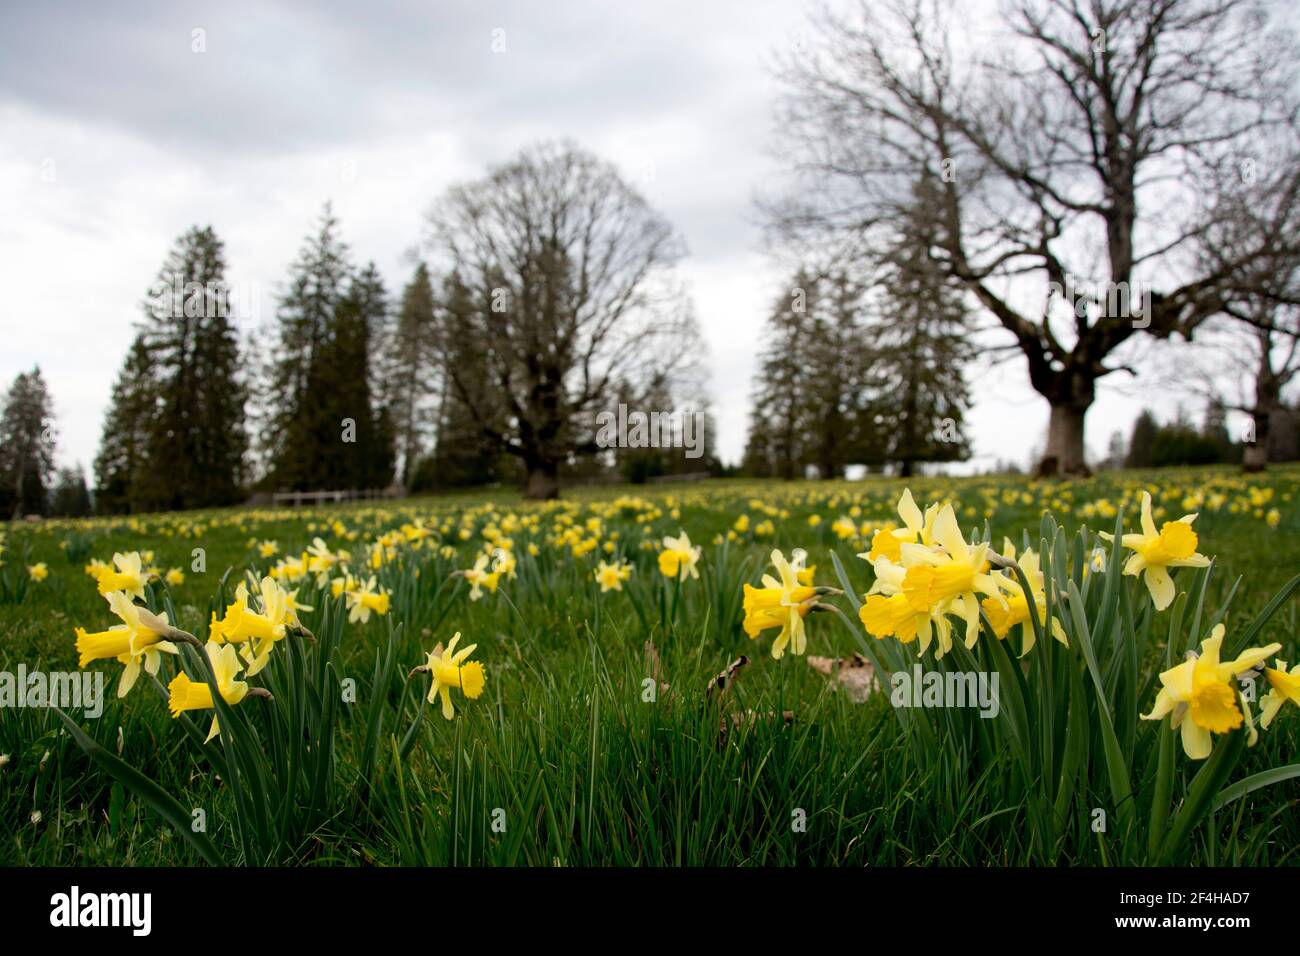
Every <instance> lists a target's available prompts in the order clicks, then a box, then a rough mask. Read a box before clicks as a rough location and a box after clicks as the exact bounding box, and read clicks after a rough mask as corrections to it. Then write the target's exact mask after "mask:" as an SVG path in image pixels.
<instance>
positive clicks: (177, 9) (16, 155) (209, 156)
mask: <svg viewBox="0 0 1300 956" xmlns="http://www.w3.org/2000/svg"><path fill="white" fill-rule="evenodd" d="M128 10H129V11H133V12H130V13H128V12H124V11H128ZM806 15H807V8H806V7H805V6H804V5H802V4H796V3H791V2H789V0H744V2H726V0H708V2H700V0H692V2H676V0H668V2H662V0H657V2H655V3H640V4H633V3H617V4H600V3H596V2H594V0H592V2H581V3H580V2H556V3H524V2H519V3H492V2H448V0H439V2H437V3H431V2H422V3H421V2H410V3H391V2H380V0H371V2H368V3H366V4H363V5H358V4H355V3H324V4H312V5H310V6H309V5H306V4H289V3H284V4H278V3H266V2H263V3H247V4H246V3H240V2H227V3H222V4H220V5H215V4H203V5H200V4H189V3H183V2H169V3H166V4H156V5H143V4H135V5H118V4H104V3H97V2H87V3H58V4H37V3H29V4H22V5H18V4H5V6H4V9H3V11H0V329H3V336H2V337H0V341H2V342H3V347H2V350H0V380H3V381H4V382H6V383H7V382H8V381H9V380H11V379H12V378H13V376H14V375H15V374H17V373H18V372H20V371H23V370H26V369H29V368H31V366H33V365H35V364H39V365H40V367H41V369H42V370H43V372H44V373H45V375H46V377H47V379H48V381H49V383H50V386H51V388H52V391H53V394H54V399H55V403H56V409H57V412H58V418H59V432H60V459H61V462H62V463H64V464H72V463H75V462H81V463H83V464H85V465H86V466H87V467H89V465H90V462H91V460H92V459H93V457H94V453H95V449H96V446H97V444H98V441H99V433H100V429H101V426H102V421H103V412H104V408H105V405H106V403H107V401H108V397H109V391H110V388H111V386H112V382H113V379H114V377H115V375H116V373H117V370H118V368H119V366H120V364H121V360H122V358H123V356H124V354H125V352H126V349H127V347H128V345H129V343H130V340H131V338H132V335H133V324H134V323H135V322H137V321H138V319H139V317H140V308H139V303H140V302H141V300H142V298H143V297H144V295H145V293H146V291H147V289H148V287H149V286H150V285H151V283H152V282H153V280H154V277H155V275H156V272H157V270H158V268H159V266H160V264H161V262H162V260H163V257H164V255H165V254H166V252H167V250H168V249H169V247H170V246H171V244H172V243H173V241H174V240H175V239H176V237H177V236H178V235H179V234H180V233H182V232H183V231H184V230H185V229H187V228H188V227H189V226H191V225H192V224H196V223H197V224H211V225H212V226H214V227H215V229H216V231H217V233H218V235H219V236H220V237H221V238H222V239H223V240H224V241H225V243H226V252H227V258H228V262H229V266H230V279H231V281H232V282H233V283H235V284H236V285H237V286H242V287H244V288H246V289H249V290H255V292H256V293H257V298H256V300H255V303H256V309H255V310H254V311H255V313H256V312H259V311H260V312H261V313H262V314H263V315H267V314H269V310H270V309H271V308H272V303H273V301H274V297H275V295H276V293H277V292H278V290H279V283H280V281H281V280H282V277H283V276H284V274H285V270H286V267H287V266H288V264H289V263H290V262H291V260H292V259H293V258H294V256H295V255H296V252H297V250H298V247H299V244H300V243H301V241H302V238H303V236H304V235H305V234H306V233H307V232H308V231H309V230H310V229H311V228H312V225H313V223H314V221H315V219H316V217H317V215H318V213H319V211H320V209H321V206H322V204H323V203H324V202H325V201H326V200H332V201H333V203H334V208H335V212H336V214H337V215H338V216H339V218H340V220H341V223H342V230H343V236H344V238H345V240H346V241H347V242H348V243H349V244H350V246H351V247H352V250H353V252H354V255H355V256H356V258H358V259H359V260H368V259H373V260H374V261H375V262H376V263H377V265H378V267H379V269H380V271H381V272H382V273H383V275H384V277H385V278H386V280H387V282H388V285H389V287H390V289H393V290H394V291H396V290H399V289H400V288H401V286H402V284H403V283H404V282H405V281H406V280H407V278H408V277H409V274H410V272H411V270H412V267H413V261H414V260H413V259H412V258H411V256H412V254H413V250H415V249H417V248H418V247H419V244H420V241H421V239H422V235H423V230H422V221H423V212H424V210H425V209H427V207H428V206H429V204H430V203H431V202H432V200H433V199H434V198H435V197H437V196H438V195H439V194H440V193H441V192H442V191H443V190H444V189H445V188H446V186H447V185H448V184H450V183H453V182H456V181H459V180H463V179H466V178H470V177H475V176H478V175H480V174H482V172H483V171H484V170H485V169H486V167H487V166H488V165H489V164H492V163H495V162H499V161H501V160H504V159H506V158H508V157H510V156H511V155H512V154H513V153H514V152H516V151H517V150H518V149H520V148H521V147H522V146H524V145H527V144H529V143H532V142H535V141H537V140H541V139H555V138H571V139H573V140H575V141H576V142H578V143H579V144H581V145H582V146H584V147H586V148H588V149H591V150H593V151H595V152H597V153H599V154H601V155H603V156H605V157H606V158H608V159H611V160H613V161H614V162H615V163H617V164H619V166H620V167H621V168H622V169H623V171H624V173H625V175H627V176H628V177H629V178H630V179H632V180H633V181H634V182H635V183H636V184H637V185H638V186H639V187H640V188H641V189H642V191H643V192H644V193H645V194H646V195H647V197H648V198H649V199H650V201H651V202H652V203H653V204H654V205H655V206H657V207H658V208H659V209H660V210H661V211H662V212H663V213H664V214H666V215H667V216H668V217H669V218H670V219H671V220H672V221H673V222H674V223H675V224H676V225H677V227H678V228H679V229H680V230H681V232H682V234H683V235H684V237H685V240H686V243H687V246H688V248H689V250H690V255H689V257H688V259H687V260H686V261H685V262H684V264H683V266H682V269H683V273H684V277H685V278H686V280H687V281H688V284H689V287H690V289H691V291H692V294H693V297H694V300H695V304H696V308H697V312H698V315H699V318H700V321H701V324H702V326H703V328H704V331H705V334H706V336H707V338H708V341H709V344H710V347H711V355H710V361H711V364H712V369H713V376H712V383H713V386H712V387H713V399H714V403H715V407H716V410H717V412H718V415H719V432H720V434H719V441H720V443H721V446H722V447H721V449H720V452H721V454H722V456H723V457H724V459H731V460H735V459H738V458H739V456H740V453H741V450H742V448H743V445H744V440H745V425H746V416H747V411H748V408H747V406H748V396H749V389H750V377H751V375H752V373H753V369H754V362H755V355H756V352H757V350H758V348H759V344H760V342H759V335H760V331H761V327H762V320H763V316H764V314H765V312H766V311H767V309H768V307H769V305H770V303H771V301H772V299H773V297H774V296H775V295H776V294H777V292H778V290H779V289H780V288H781V286H782V285H783V283H782V281H781V275H780V273H779V272H778V271H776V270H775V269H774V268H773V266H772V263H771V261H770V260H769V259H767V258H766V257H765V255H764V253H763V251H762V246H761V229H760V226H759V224H758V217H757V215H756V213H755V211H754V206H753V199H754V197H755V195H756V194H757V193H758V192H760V191H762V190H764V188H765V187H767V186H768V185H770V183H771V179H772V176H773V174H774V172H775V170H776V168H777V167H776V161H775V160H774V159H773V158H771V156H770V154H769V152H768V147H769V144H770V143H771V141H772V124H773V119H772V104H773V100H774V98H775V96H776V95H777V93H778V92H779V86H778V84H777V82H776V81H775V79H774V78H773V75H772V69H771V67H772V64H773V62H774V59H775V58H776V57H777V56H778V55H780V54H782V53H783V52H784V51H787V50H789V49H790V48H791V47H792V45H793V44H795V43H796V42H798V38H799V37H800V35H801V32H803V31H805V30H806ZM257 318H258V315H257V314H254V315H251V316H250V317H249V318H248V320H247V321H245V323H244V325H245V328H246V329H247V331H248V332H249V334H252V331H253V328H254V327H255V320H256V319H257ZM971 377H972V380H973V383H974V384H975V385H976V395H977V404H976V406H975V409H974V412H973V414H972V416H971V424H972V429H971V433H972V436H973V439H974V446H975V451H976V453H977V456H978V457H977V459H976V461H975V462H974V463H973V464H975V465H976V466H980V467H986V466H988V465H990V464H992V462H993V461H994V460H995V459H998V458H1004V459H1010V460H1015V461H1018V462H1023V461H1025V460H1027V459H1028V457H1029V454H1030V452H1031V451H1032V450H1033V449H1034V448H1035V447H1037V446H1039V445H1041V442H1042V437H1043V431H1044V427H1045V424H1046V417H1047V411H1046V406H1045V405H1044V404H1043V403H1042V401H1041V400H1040V399H1038V398H1037V396H1036V395H1035V394H1034V393H1033V392H1032V391H1030V390H1029V388H1028V386H1027V384H1026V382H1025V376H1024V373H1023V370H1022V367H1021V363H1019V362H1011V363H1008V364H1006V365H1004V366H1001V367H998V368H996V369H992V370H988V369H984V368H979V369H974V370H972V375H971ZM1112 378H1115V379H1116V380H1115V381H1114V382H1110V381H1108V382H1107V384H1106V385H1105V386H1104V387H1103V391H1102V397H1101V399H1100V401H1099V404H1098V405H1097V406H1096V407H1095V408H1094V410H1093V412H1092V413H1091V416H1090V418H1089V433H1088V437H1089V446H1090V448H1091V449H1092V450H1093V451H1094V452H1095V453H1097V454H1100V453H1102V452H1103V451H1104V449H1105V445H1106V441H1107V438H1108V437H1109V435H1110V433H1111V431H1112V430H1113V429H1116V428H1123V429H1125V430H1127V428H1128V427H1129V424H1130V423H1131V421H1132V419H1133V418H1134V417H1135V416H1136V414H1137V412H1138V411H1139V410H1140V409H1141V408H1142V407H1143V406H1144V405H1150V406H1152V407H1155V408H1156V409H1157V410H1158V411H1160V412H1163V413H1165V414H1168V413H1169V412H1170V410H1171V409H1172V408H1173V405H1174V403H1175V402H1176V401H1177V396H1176V395H1174V394H1173V393H1171V391H1170V389H1168V388H1167V387H1165V386H1163V385H1161V384H1160V383H1158V382H1157V381H1155V379H1154V377H1152V379H1151V380H1150V381H1146V382H1141V381H1140V382H1138V383H1136V384H1134V383H1132V382H1131V381H1126V380H1120V379H1118V378H1117V377H1114V376H1113V377H1112ZM1197 413H1198V414H1199V409H1197Z"/></svg>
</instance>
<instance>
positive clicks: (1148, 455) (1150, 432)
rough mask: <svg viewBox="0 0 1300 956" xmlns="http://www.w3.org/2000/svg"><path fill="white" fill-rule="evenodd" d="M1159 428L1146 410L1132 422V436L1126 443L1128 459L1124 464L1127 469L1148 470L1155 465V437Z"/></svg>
mask: <svg viewBox="0 0 1300 956" xmlns="http://www.w3.org/2000/svg"><path fill="white" fill-rule="evenodd" d="M1159 432H1160V426H1159V424H1158V423H1157V422H1156V420H1155V417H1154V416H1153V415H1152V414H1151V413H1150V412H1149V411H1147V410H1146V409H1143V410H1142V412H1141V414H1139V415H1138V417H1137V419H1136V420H1135V421H1134V422H1133V435H1132V437H1131V438H1129V442H1128V458H1126V459H1125V461H1124V464H1125V466H1126V467H1128V468H1150V467H1151V466H1152V465H1153V464H1154V463H1155V444H1156V437H1157V435H1158V434H1159Z"/></svg>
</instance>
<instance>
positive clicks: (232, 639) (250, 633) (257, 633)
mask: <svg viewBox="0 0 1300 956" xmlns="http://www.w3.org/2000/svg"><path fill="white" fill-rule="evenodd" d="M284 627H285V622H284V621H278V622H277V621H273V620H271V619H270V618H269V617H267V616H266V615H265V614H262V613H260V612H258V611H255V610H253V609H252V608H250V607H249V606H248V587H247V586H246V585H245V584H244V582H243V581H240V582H239V585H238V586H237V587H236V588H235V600H234V601H232V602H231V603H230V604H229V605H227V606H226V613H225V616H224V617H222V619H221V620H217V616H216V614H213V615H212V622H211V624H210V626H209V628H208V636H209V638H210V639H211V640H212V641H214V642H215V643H217V644H243V643H244V642H245V641H251V640H257V641H278V640H281V639H282V638H283V637H284Z"/></svg>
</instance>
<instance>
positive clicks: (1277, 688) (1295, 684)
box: [1259, 660, 1300, 730]
mask: <svg viewBox="0 0 1300 956" xmlns="http://www.w3.org/2000/svg"><path fill="white" fill-rule="evenodd" d="M1273 663H1274V664H1276V665H1277V666H1276V667H1266V668H1264V677H1265V679H1266V680H1267V681H1268V683H1269V685H1270V688H1271V689H1270V690H1269V692H1268V693H1267V694H1265V695H1264V697H1263V699H1262V700H1260V702H1259V725H1260V726H1261V727H1263V728H1264V729H1265V730H1268V725H1269V724H1271V723H1272V722H1273V718H1274V717H1276V716H1277V712H1278V711H1279V710H1281V709H1282V705H1283V704H1285V703H1286V702H1287V701H1288V700H1289V701H1291V703H1293V704H1295V705H1296V706H1297V707H1300V664H1296V665H1295V666H1294V667H1292V668H1291V670H1289V671H1288V670H1287V669H1286V661H1283V660H1275V661H1273Z"/></svg>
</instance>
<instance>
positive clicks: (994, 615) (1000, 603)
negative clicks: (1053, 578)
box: [982, 540, 1069, 657]
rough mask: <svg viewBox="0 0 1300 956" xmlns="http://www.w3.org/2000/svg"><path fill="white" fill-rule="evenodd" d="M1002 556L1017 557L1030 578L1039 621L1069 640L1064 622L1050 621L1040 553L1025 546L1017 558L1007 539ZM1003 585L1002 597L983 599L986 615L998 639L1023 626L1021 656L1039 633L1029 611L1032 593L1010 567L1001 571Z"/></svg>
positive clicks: (1053, 635) (1066, 641)
mask: <svg viewBox="0 0 1300 956" xmlns="http://www.w3.org/2000/svg"><path fill="white" fill-rule="evenodd" d="M1002 557H1004V558H1006V559H1007V560H1009V561H1016V564H1017V565H1018V566H1019V568H1020V570H1021V571H1022V572H1023V573H1024V575H1025V580H1026V581H1028V582H1029V587H1030V590H1031V592H1032V594H1033V598H1034V608H1035V610H1037V612H1038V621H1039V623H1040V624H1042V625H1043V626H1044V627H1047V628H1048V629H1049V630H1050V631H1051V632H1052V637H1054V638H1056V639H1057V640H1058V641H1060V642H1061V643H1062V644H1067V645H1068V644H1069V640H1068V639H1067V638H1066V636H1065V629H1064V628H1063V627H1061V622H1060V621H1058V620H1057V619H1056V618H1055V617H1053V618H1052V619H1051V621H1050V622H1049V621H1047V620H1046V618H1047V593H1046V591H1045V589H1044V585H1043V572H1042V569H1041V568H1040V567H1039V563H1038V555H1036V554H1034V551H1033V549H1032V548H1026V549H1025V553H1024V554H1022V555H1021V556H1020V559H1019V560H1018V561H1017V560H1016V548H1015V545H1013V544H1012V543H1011V542H1010V540H1004V542H1003V546H1002ZM1000 577H1001V584H1002V588H1003V589H1004V590H1005V591H1006V592H1007V595H1006V597H1005V598H1003V599H999V598H995V597H986V598H985V599H984V602H983V605H982V606H983V608H984V616H985V617H987V618H988V619H989V624H990V625H992V627H993V633H994V634H996V635H997V637H998V640H1002V639H1003V638H1005V637H1006V636H1007V634H1008V633H1009V632H1010V631H1011V629H1012V628H1013V627H1018V628H1020V640H1021V647H1022V650H1021V652H1020V656H1021V657H1024V656H1025V655H1026V654H1028V653H1029V652H1030V651H1031V650H1033V648H1034V643H1035V641H1036V640H1037V635H1036V634H1035V633H1034V624H1033V621H1032V620H1031V619H1030V615H1029V596H1028V595H1026V594H1025V589H1024V588H1023V587H1022V586H1021V584H1020V579H1019V578H1017V577H1016V576H1015V575H1014V574H1013V573H1012V572H1010V571H1007V572H1004V573H1003V574H1001V575H1000Z"/></svg>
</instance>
